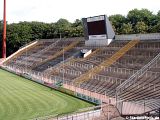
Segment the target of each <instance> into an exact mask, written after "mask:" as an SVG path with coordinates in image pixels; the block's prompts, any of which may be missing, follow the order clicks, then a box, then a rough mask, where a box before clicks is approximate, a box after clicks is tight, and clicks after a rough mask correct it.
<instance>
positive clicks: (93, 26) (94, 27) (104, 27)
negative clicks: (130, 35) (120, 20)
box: [82, 15, 115, 40]
mask: <svg viewBox="0 0 160 120" xmlns="http://www.w3.org/2000/svg"><path fill="white" fill-rule="evenodd" d="M82 21H83V26H84V33H85V38H86V39H88V40H89V39H92V40H102V39H113V37H114V35H115V34H114V31H113V29H112V26H111V24H110V22H109V20H108V18H107V17H106V15H100V16H94V17H88V18H83V19H82Z"/></svg>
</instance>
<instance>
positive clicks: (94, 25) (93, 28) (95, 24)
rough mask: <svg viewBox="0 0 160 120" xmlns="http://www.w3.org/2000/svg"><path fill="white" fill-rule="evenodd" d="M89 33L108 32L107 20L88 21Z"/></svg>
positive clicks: (100, 33) (99, 33)
mask: <svg viewBox="0 0 160 120" xmlns="http://www.w3.org/2000/svg"><path fill="white" fill-rule="evenodd" d="M87 26H88V35H102V34H106V25H105V20H99V21H92V22H87Z"/></svg>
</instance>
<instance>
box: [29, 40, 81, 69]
mask: <svg viewBox="0 0 160 120" xmlns="http://www.w3.org/2000/svg"><path fill="white" fill-rule="evenodd" d="M79 42H80V41H79V40H77V41H74V42H72V43H71V44H70V45H68V46H66V47H65V48H64V49H63V50H61V51H57V52H56V53H55V54H54V55H53V56H50V57H49V58H48V59H45V60H43V61H41V62H38V63H36V65H34V66H33V67H31V68H30V69H34V68H35V67H37V66H40V65H42V64H44V63H46V62H48V61H50V60H52V59H54V58H57V57H58V56H60V55H62V54H63V53H64V52H66V51H68V50H70V49H72V48H73V47H74V46H76V45H77V44H78V43H79Z"/></svg>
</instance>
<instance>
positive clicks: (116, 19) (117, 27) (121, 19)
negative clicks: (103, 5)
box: [109, 14, 126, 34]
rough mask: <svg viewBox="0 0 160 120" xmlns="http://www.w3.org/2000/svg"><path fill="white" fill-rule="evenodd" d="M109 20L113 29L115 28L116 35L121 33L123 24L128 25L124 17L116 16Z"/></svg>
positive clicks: (110, 17)
mask: <svg viewBox="0 0 160 120" xmlns="http://www.w3.org/2000/svg"><path fill="white" fill-rule="evenodd" d="M109 20H110V21H111V23H112V26H114V27H113V28H115V30H116V31H115V32H116V34H119V33H120V28H121V27H122V24H123V23H126V18H125V17H124V16H123V15H120V14H116V15H111V16H109Z"/></svg>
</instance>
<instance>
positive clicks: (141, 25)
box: [134, 22, 148, 33]
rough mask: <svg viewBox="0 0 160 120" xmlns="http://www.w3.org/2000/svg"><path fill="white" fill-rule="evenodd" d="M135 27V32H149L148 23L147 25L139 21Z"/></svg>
mask: <svg viewBox="0 0 160 120" xmlns="http://www.w3.org/2000/svg"><path fill="white" fill-rule="evenodd" d="M134 29H135V33H147V30H148V25H146V24H145V23H144V22H137V24H136V25H135V28H134Z"/></svg>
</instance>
